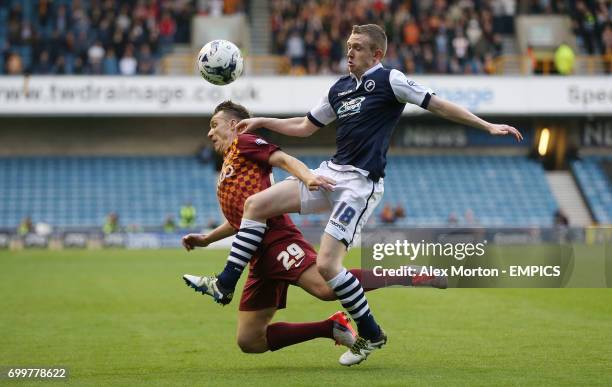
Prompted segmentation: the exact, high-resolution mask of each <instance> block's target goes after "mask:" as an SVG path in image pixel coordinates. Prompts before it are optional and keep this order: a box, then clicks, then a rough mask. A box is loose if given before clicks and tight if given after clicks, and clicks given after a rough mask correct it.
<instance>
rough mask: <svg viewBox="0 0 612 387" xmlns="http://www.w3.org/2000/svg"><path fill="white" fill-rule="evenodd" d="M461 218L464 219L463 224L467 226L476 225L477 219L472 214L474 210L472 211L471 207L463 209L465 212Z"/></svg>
mask: <svg viewBox="0 0 612 387" xmlns="http://www.w3.org/2000/svg"><path fill="white" fill-rule="evenodd" d="M463 218H464V219H465V224H466V225H468V226H476V225H478V220H476V217H475V216H474V211H472V209H471V208H468V209H467V210H465V214H464V215H463Z"/></svg>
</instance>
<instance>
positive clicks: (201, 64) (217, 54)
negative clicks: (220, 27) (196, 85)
mask: <svg viewBox="0 0 612 387" xmlns="http://www.w3.org/2000/svg"><path fill="white" fill-rule="evenodd" d="M242 65H243V63H242V55H241V54H240V49H238V47H237V46H236V45H235V44H234V43H232V42H230V41H227V40H213V41H212V42H208V43H206V45H205V46H204V47H202V49H201V50H200V53H199V54H198V71H199V72H200V75H201V76H202V78H204V79H206V80H207V81H208V82H210V83H212V84H213V85H227V84H229V83H232V82H234V81H235V80H236V79H238V77H240V75H241V74H242Z"/></svg>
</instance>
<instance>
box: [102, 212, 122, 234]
mask: <svg viewBox="0 0 612 387" xmlns="http://www.w3.org/2000/svg"><path fill="white" fill-rule="evenodd" d="M119 230H120V228H119V215H117V213H115V212H111V213H110V214H108V215H107V216H106V220H105V221H104V225H103V226H102V231H103V232H104V234H106V235H108V234H114V233H117V232H119Z"/></svg>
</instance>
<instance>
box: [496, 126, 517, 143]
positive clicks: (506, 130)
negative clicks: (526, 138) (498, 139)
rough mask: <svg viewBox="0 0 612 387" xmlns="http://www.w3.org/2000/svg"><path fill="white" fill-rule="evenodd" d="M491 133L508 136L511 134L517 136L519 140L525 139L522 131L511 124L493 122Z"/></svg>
mask: <svg viewBox="0 0 612 387" xmlns="http://www.w3.org/2000/svg"><path fill="white" fill-rule="evenodd" d="M489 133H491V134H492V135H493V136H506V135H508V134H510V135H512V136H514V137H516V139H517V141H522V140H523V135H522V134H521V132H519V131H518V129H516V128H514V127H512V126H510V125H504V124H491V126H490V127H489Z"/></svg>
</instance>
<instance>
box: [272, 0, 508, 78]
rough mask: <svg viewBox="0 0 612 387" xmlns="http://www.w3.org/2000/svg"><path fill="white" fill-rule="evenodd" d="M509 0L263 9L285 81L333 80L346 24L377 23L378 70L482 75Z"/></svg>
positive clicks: (497, 45) (317, 0) (280, 1)
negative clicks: (381, 57)
mask: <svg viewBox="0 0 612 387" xmlns="http://www.w3.org/2000/svg"><path fill="white" fill-rule="evenodd" d="M515 5H516V4H515V1H514V0H491V1H484V0H457V1H455V0H448V1H447V0H434V1H398V0H360V1H347V0H341V1H330V0H311V1H308V2H305V3H303V5H301V6H299V5H297V3H296V2H294V1H286V0H273V1H272V2H271V7H272V10H271V14H272V15H271V18H272V33H273V39H274V52H275V53H277V54H286V55H287V56H288V57H289V58H290V59H291V65H292V72H293V73H308V74H313V73H341V72H343V71H344V69H345V68H346V66H345V63H344V60H345V58H344V51H345V48H344V47H345V40H346V37H347V36H348V35H349V34H350V31H351V27H352V26H353V25H354V24H364V23H370V22H374V23H378V24H380V25H382V26H384V28H385V30H386V32H387V36H388V39H389V45H388V49H387V55H386V59H385V63H386V64H387V65H388V66H390V67H394V68H397V69H401V70H402V71H404V72H407V73H454V74H456V73H468V74H473V73H477V74H478V73H490V72H493V70H494V67H493V59H494V58H495V57H496V56H498V55H500V54H501V50H502V34H504V33H512V32H513V25H512V22H511V20H512V16H513V15H514V13H515Z"/></svg>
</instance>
